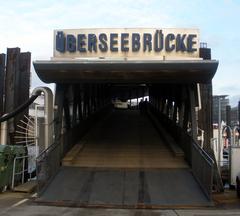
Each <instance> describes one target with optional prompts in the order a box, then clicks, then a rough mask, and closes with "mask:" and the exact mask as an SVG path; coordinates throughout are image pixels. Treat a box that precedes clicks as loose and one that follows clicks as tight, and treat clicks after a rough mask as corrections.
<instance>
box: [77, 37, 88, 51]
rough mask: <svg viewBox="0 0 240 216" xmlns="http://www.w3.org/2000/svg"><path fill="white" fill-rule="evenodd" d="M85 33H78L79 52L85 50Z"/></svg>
mask: <svg viewBox="0 0 240 216" xmlns="http://www.w3.org/2000/svg"><path fill="white" fill-rule="evenodd" d="M85 40H86V35H85V34H79V35H78V51H79V52H86V51H87V50H86V48H85V46H86V42H85Z"/></svg>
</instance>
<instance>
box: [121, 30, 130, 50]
mask: <svg viewBox="0 0 240 216" xmlns="http://www.w3.org/2000/svg"><path fill="white" fill-rule="evenodd" d="M128 39H129V34H128V33H122V34H121V51H123V52H127V51H128V50H129V48H128V47H127V45H128Z"/></svg>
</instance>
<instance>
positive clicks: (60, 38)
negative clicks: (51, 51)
mask: <svg viewBox="0 0 240 216" xmlns="http://www.w3.org/2000/svg"><path fill="white" fill-rule="evenodd" d="M56 50H57V51H59V52H65V36H64V33H63V32H62V31H58V32H57V34H56Z"/></svg>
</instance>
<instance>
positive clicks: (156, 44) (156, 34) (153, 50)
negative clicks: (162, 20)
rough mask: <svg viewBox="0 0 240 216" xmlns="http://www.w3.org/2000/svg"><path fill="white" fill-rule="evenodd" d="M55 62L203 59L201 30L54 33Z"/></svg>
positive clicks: (56, 31)
mask: <svg viewBox="0 0 240 216" xmlns="http://www.w3.org/2000/svg"><path fill="white" fill-rule="evenodd" d="M54 58H72V59H74V58H130V59H131V58H132V59H146V58H147V59H165V58H170V59H171V58H174V59H181V58H199V31H198V30H197V29H161V28H159V29H148V28H147V29H143V28H134V29H125V28H123V29H69V30H55V31H54Z"/></svg>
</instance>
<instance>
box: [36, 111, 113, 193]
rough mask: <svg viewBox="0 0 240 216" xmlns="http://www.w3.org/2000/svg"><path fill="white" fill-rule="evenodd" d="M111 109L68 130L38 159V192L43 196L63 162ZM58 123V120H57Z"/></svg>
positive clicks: (96, 114)
mask: <svg viewBox="0 0 240 216" xmlns="http://www.w3.org/2000/svg"><path fill="white" fill-rule="evenodd" d="M108 111H109V107H106V108H104V109H103V110H100V111H98V112H96V113H95V114H93V115H92V116H89V117H88V118H87V119H85V120H82V121H81V122H80V124H78V125H76V126H75V127H73V128H71V129H68V130H67V131H66V132H65V133H63V134H62V135H61V136H60V137H59V138H58V139H57V140H55V142H54V143H53V144H52V145H50V146H49V147H48V148H47V149H45V150H44V151H43V152H42V153H41V154H40V155H39V156H38V157H37V159H36V174H37V185H38V186H37V190H38V196H39V195H41V194H42V193H43V192H44V191H45V189H46V188H47V186H48V185H49V184H50V182H51V181H52V179H53V178H54V177H55V176H56V174H57V173H58V171H59V169H60V166H61V161H62V159H63V157H64V156H65V155H66V153H67V152H68V151H69V150H70V149H71V148H72V147H73V145H74V144H76V143H77V141H78V140H79V139H80V138H81V137H83V136H84V134H86V132H87V131H88V130H89V128H90V127H91V125H92V123H93V122H94V121H97V120H98V119H99V118H100V116H102V115H103V116H104V115H105V114H106V113H107V112H108ZM55 121H56V120H55Z"/></svg>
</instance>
